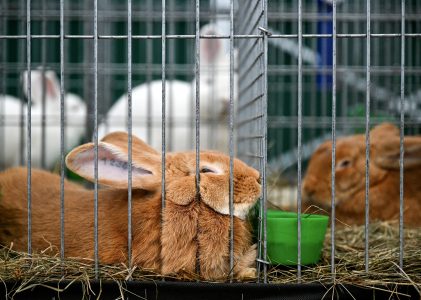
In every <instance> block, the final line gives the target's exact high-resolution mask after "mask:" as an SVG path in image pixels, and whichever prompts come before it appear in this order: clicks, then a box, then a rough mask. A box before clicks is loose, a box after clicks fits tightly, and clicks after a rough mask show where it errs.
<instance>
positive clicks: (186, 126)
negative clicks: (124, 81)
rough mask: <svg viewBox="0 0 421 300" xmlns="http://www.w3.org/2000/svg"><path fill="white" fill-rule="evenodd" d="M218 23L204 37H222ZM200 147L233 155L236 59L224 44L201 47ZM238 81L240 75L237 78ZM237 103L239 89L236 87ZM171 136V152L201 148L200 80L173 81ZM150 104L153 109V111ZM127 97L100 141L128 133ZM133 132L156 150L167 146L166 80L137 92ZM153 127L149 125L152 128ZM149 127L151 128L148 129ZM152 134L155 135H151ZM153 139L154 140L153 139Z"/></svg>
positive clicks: (212, 42) (210, 41)
mask: <svg viewBox="0 0 421 300" xmlns="http://www.w3.org/2000/svg"><path fill="white" fill-rule="evenodd" d="M218 33H219V32H218V29H217V28H216V27H215V25H213V24H208V25H206V26H204V27H203V28H202V29H201V35H215V34H218ZM200 51H201V53H200V80H199V84H200V88H199V91H200V123H201V124H200V142H201V149H217V150H219V151H224V152H227V151H228V141H229V137H228V129H229V127H228V117H227V115H228V104H229V100H230V68H229V65H230V60H229V56H228V54H227V53H225V52H224V48H223V45H222V41H221V40H218V39H202V40H201V42H200ZM234 78H235V79H236V76H234ZM233 88H234V93H235V94H234V99H235V98H236V93H237V88H236V82H234V87H233ZM165 89H166V123H167V124H166V125H167V127H166V137H167V140H166V142H167V149H169V150H170V151H186V150H191V149H193V148H194V145H195V141H196V139H195V118H196V102H195V101H196V100H195V99H196V80H195V79H194V80H193V81H191V82H188V81H181V80H167V81H166V84H165ZM149 105H150V107H149ZM127 106H128V103H127V95H126V94H125V95H123V96H121V97H120V98H119V99H118V100H117V101H116V102H115V103H114V105H113V106H112V107H111V109H110V110H109V112H108V113H107V118H106V120H105V121H104V122H103V123H101V124H100V125H99V129H98V136H99V137H102V136H104V135H105V134H106V133H107V132H112V131H118V130H124V131H126V130H127V115H128V109H127ZM132 115H133V118H132V120H133V123H132V124H133V125H132V128H133V133H134V134H136V135H137V136H139V137H140V138H142V139H144V140H147V139H148V137H150V140H147V141H148V143H150V144H151V145H152V146H153V147H154V148H155V149H161V147H162V144H161V143H162V130H161V124H162V81H161V80H155V81H151V82H148V83H144V84H141V85H138V86H136V87H134V88H133V90H132ZM148 122H149V123H148ZM148 127H149V128H148ZM149 130H150V131H149ZM148 133H149V134H150V135H149V134H148Z"/></svg>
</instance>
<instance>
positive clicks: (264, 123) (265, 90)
mask: <svg viewBox="0 0 421 300" xmlns="http://www.w3.org/2000/svg"><path fill="white" fill-rule="evenodd" d="M267 7H268V4H267V0H263V11H264V12H263V26H264V28H268V18H267ZM267 66H268V37H267V32H266V33H265V34H264V35H263V84H262V85H263V98H262V116H263V117H262V127H263V141H262V142H263V145H262V146H263V147H262V152H263V153H262V156H263V161H262V188H263V197H262V201H263V260H264V261H265V263H264V265H263V282H264V283H267V276H268V274H267V263H266V262H267V226H266V220H267V219H266V215H267V188H266V166H267V153H268V151H267V125H268V120H267V107H268V83H267V74H268V72H267V71H268V69H267Z"/></svg>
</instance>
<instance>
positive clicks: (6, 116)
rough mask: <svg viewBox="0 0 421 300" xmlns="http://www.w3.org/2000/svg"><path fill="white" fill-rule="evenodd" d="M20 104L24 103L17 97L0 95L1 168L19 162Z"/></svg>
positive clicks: (15, 164)
mask: <svg viewBox="0 0 421 300" xmlns="http://www.w3.org/2000/svg"><path fill="white" fill-rule="evenodd" d="M22 105H24V104H23V103H22V102H21V101H20V100H19V99H18V98H15V97H13V96H9V95H0V116H1V117H2V118H3V122H2V124H1V125H0V135H2V136H3V141H2V143H3V144H2V145H1V146H0V147H1V149H0V167H2V168H8V167H11V166H17V165H18V164H19V159H20V157H19V154H20V153H21V152H20V146H21V138H22V133H23V131H22V130H21V126H20V122H21V110H22ZM23 126H24V125H23Z"/></svg>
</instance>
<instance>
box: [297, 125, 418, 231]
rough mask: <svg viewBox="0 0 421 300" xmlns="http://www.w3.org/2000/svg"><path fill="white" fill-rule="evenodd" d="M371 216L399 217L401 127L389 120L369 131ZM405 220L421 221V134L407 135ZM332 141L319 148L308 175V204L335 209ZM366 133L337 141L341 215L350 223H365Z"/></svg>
mask: <svg viewBox="0 0 421 300" xmlns="http://www.w3.org/2000/svg"><path fill="white" fill-rule="evenodd" d="M370 145H371V147H370V165H369V169H370V189H369V201H370V204H369V205H370V207H369V211H370V220H371V221H373V220H397V219H399V175H400V171H399V130H398V129H397V128H396V127H395V126H394V125H392V124H389V123H384V124H381V125H379V126H377V127H375V128H373V129H372V131H371V133H370ZM404 145H405V169H404V222H405V224H406V225H409V226H420V225H421V218H420V217H419V216H420V213H421V184H420V181H419V178H420V177H421V137H405V142H404ZM331 153H332V144H331V142H330V141H328V142H325V143H324V144H322V145H321V146H319V148H318V149H317V150H316V151H315V152H314V154H313V156H312V158H311V160H310V163H309V166H308V169H307V173H306V176H305V178H304V180H303V188H302V193H303V198H304V199H305V200H307V201H308V203H307V204H306V206H309V205H312V204H314V205H317V206H321V207H323V208H324V209H326V210H327V211H329V212H330V205H331V155H332V154H331ZM365 163H366V157H365V136H364V135H355V136H350V137H345V138H340V139H338V140H337V144H336V164H335V165H336V172H335V198H336V206H335V213H336V218H337V219H338V220H340V221H342V222H344V223H346V224H364V222H365Z"/></svg>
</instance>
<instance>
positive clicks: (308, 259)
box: [267, 210, 329, 265]
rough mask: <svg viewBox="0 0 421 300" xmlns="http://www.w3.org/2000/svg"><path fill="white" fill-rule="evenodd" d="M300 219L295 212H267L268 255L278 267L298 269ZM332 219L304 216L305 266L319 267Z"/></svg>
mask: <svg viewBox="0 0 421 300" xmlns="http://www.w3.org/2000/svg"><path fill="white" fill-rule="evenodd" d="M297 221H298V217H297V214H296V213H294V212H286V211H280V210H268V211H267V254H268V258H269V261H270V262H271V264H274V265H297V261H298V259H297V257H298V238H297V226H298V225H297V223H298V222H297ZM328 221H329V217H328V216H323V215H315V214H301V264H302V265H309V264H314V263H317V262H318V261H319V259H320V255H321V252H322V248H323V241H324V238H325V234H326V229H327V225H328Z"/></svg>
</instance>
